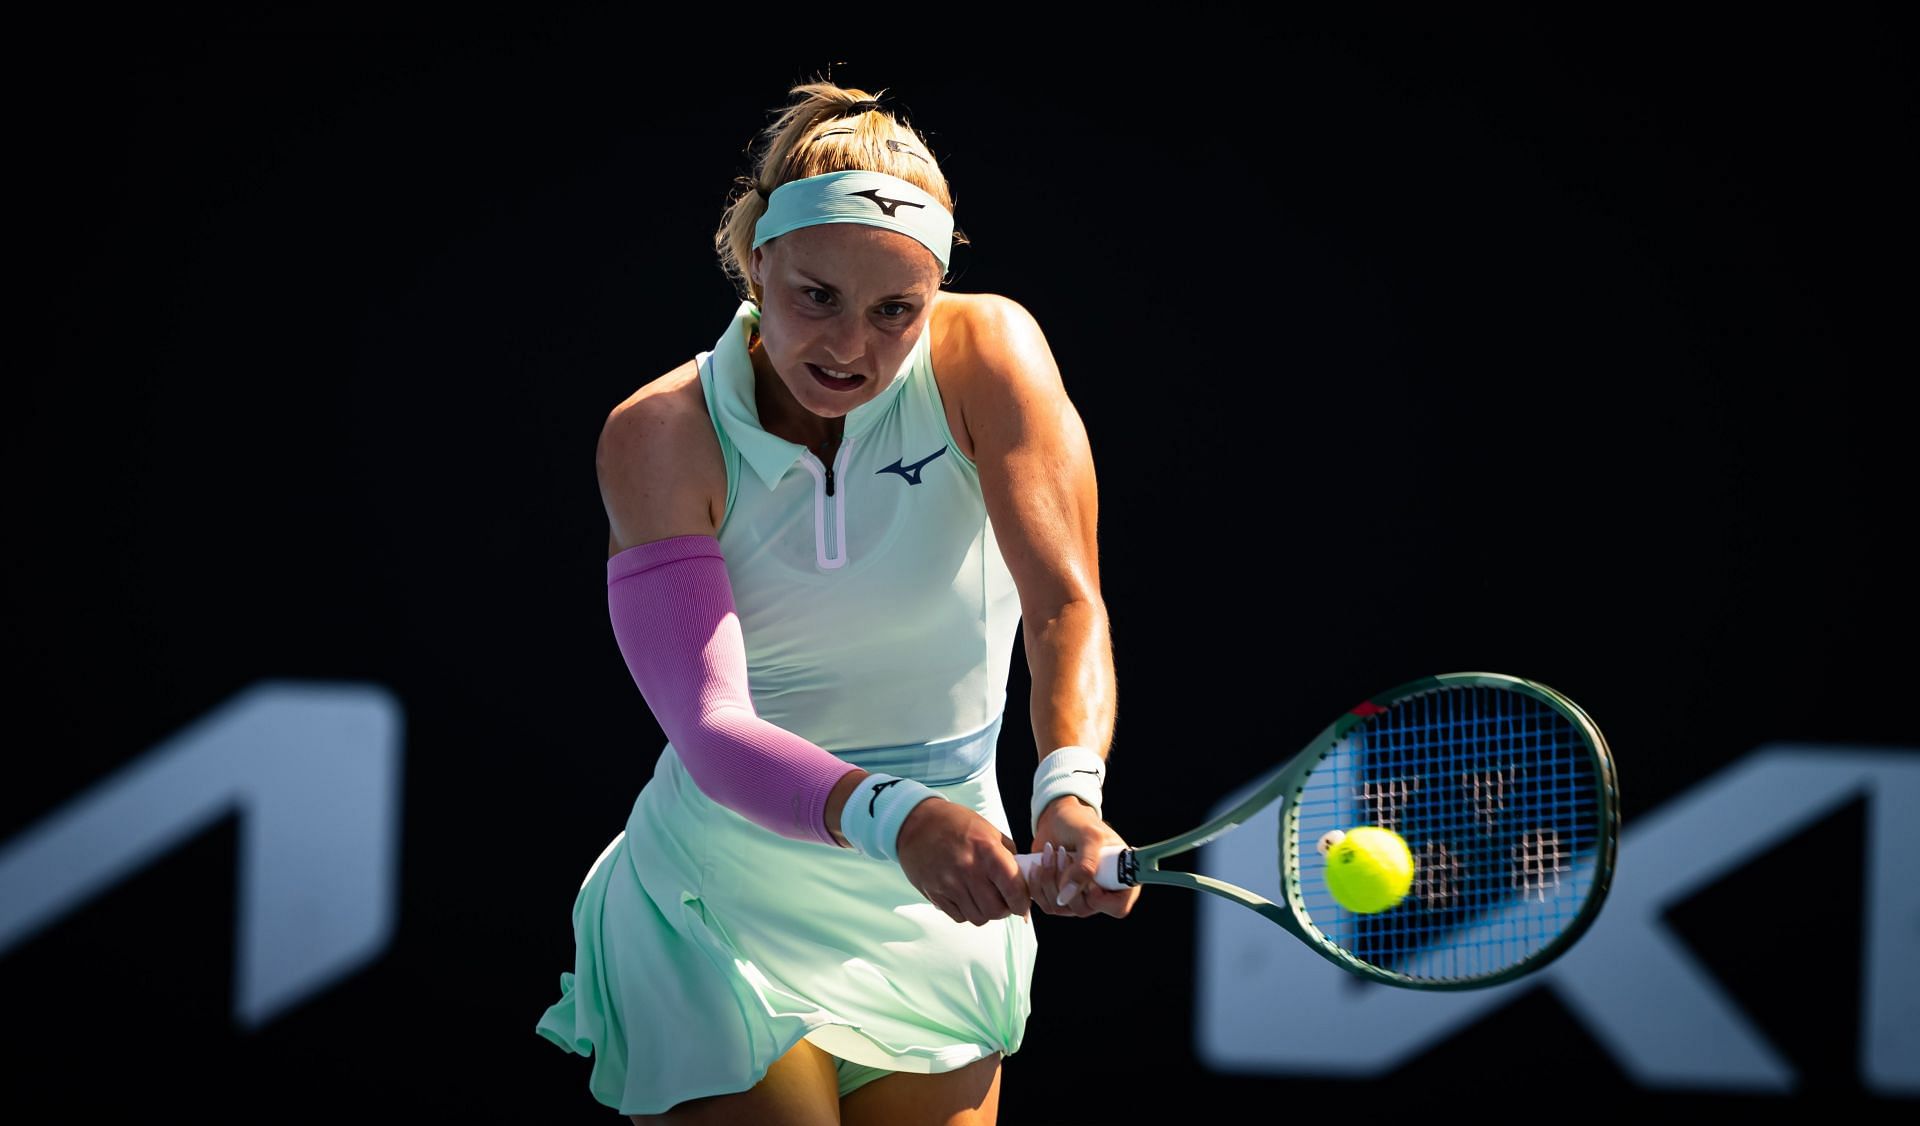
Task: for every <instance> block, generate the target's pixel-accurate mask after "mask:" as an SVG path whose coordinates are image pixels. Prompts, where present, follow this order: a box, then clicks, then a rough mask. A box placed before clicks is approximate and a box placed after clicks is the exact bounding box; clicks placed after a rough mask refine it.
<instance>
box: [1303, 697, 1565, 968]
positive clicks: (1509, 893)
mask: <svg viewBox="0 0 1920 1126" xmlns="http://www.w3.org/2000/svg"><path fill="white" fill-rule="evenodd" d="M1598 785H1599V780H1598V779H1597V778H1596V777H1595V773H1594V767H1593V762H1592V757H1591V756H1590V755H1589V753H1588V751H1587V747H1586V743H1585V741H1584V739H1583V738H1582V735H1581V733H1580V731H1579V730H1578V729H1577V728H1576V727H1575V726H1574V724H1573V722H1572V721H1571V720H1569V719H1568V718H1567V717H1566V716H1564V715H1562V714H1561V713H1560V712H1559V711H1557V710H1555V709H1554V708H1553V707H1551V706H1549V705H1548V704H1546V703H1544V702H1542V701H1540V700H1537V699H1535V698H1533V697H1531V696H1528V695H1526V694H1524V693H1521V692H1515V691H1507V690H1504V689H1500V688H1497V687H1487V686H1460V687H1455V688H1442V689H1439V690H1435V691H1432V692H1427V693H1423V694H1421V695H1417V696H1411V697H1408V698H1405V699H1402V700H1399V701H1397V702H1395V703H1394V704H1393V706H1391V707H1390V708H1388V709H1386V710H1384V711H1382V712H1380V713H1378V714H1376V715H1374V716H1372V717H1370V718H1369V719H1368V720H1367V722H1365V723H1363V724H1361V725H1359V726H1358V727H1356V728H1354V729H1353V730H1352V731H1351V732H1349V733H1348V734H1347V736H1346V737H1345V738H1344V739H1342V740H1341V741H1340V742H1339V743H1338V744H1336V745H1335V747H1334V748H1333V749H1332V750H1331V751H1329V752H1328V754H1327V755H1326V757H1325V758H1323V759H1322V760H1321V762H1320V764H1319V765H1318V766H1317V767H1316V768H1315V769H1314V770H1313V772H1312V773H1311V774H1310V775H1308V777H1307V780H1306V784H1305V787H1304V789H1303V790H1302V792H1301V794H1300V796H1299V798H1298V800H1297V802H1296V805H1295V810H1294V817H1293V822H1294V825H1295V833H1296V836H1295V847H1297V849H1298V860H1299V871H1300V893H1301V896H1302V900H1303V906H1304V908H1305V913H1306V915H1307V917H1308V919H1309V921H1310V922H1311V923H1312V925H1313V926H1314V927H1315V928H1317V929H1318V930H1319V931H1320V932H1321V934H1322V935H1324V936H1325V938H1326V939H1327V940H1328V941H1330V942H1332V943H1333V944H1334V945H1336V946H1338V947H1340V948H1341V949H1343V950H1345V951H1347V952H1348V953H1350V954H1352V955H1353V956H1355V957H1357V958H1359V959H1360V960H1362V961H1365V962H1367V963H1370V964H1372V965H1374V966H1377V967H1380V968H1382V969H1385V970H1389V971H1392V972H1394V973H1398V974H1402V975H1405V976H1407V977H1410V978H1414V979H1423V980H1431V981H1442V980H1463V979H1470V978H1480V977H1488V976H1491V975H1494V974H1497V973H1500V972H1501V971H1503V970H1506V969H1510V968H1512V967H1513V966H1516V965H1518V964H1520V963H1522V962H1525V961H1527V960H1528V959H1530V958H1532V957H1534V956H1535V955H1537V954H1539V953H1540V952H1541V951H1542V950H1544V949H1545V948H1546V947H1547V946H1548V945H1549V944H1551V943H1552V942H1553V941H1554V940H1555V939H1556V938H1558V937H1559V936H1560V935H1561V934H1562V933H1563V932H1565V931H1566V929H1567V928H1568V927H1569V926H1571V925H1572V924H1573V922H1574V920H1575V919H1576V917H1577V916H1578V915H1579V913H1580V909H1581V907H1582V906H1583V905H1584V904H1585V902H1586V901H1587V899H1588V897H1589V896H1590V895H1591V894H1592V892H1593V890H1594V880H1595V877H1596V873H1597V870H1598V864H1599V859H1600V857H1599V845H1600V840H1599V837H1600V804H1601V803H1600V800H1599V795H1598V789H1597V787H1598ZM1361 825H1380V826H1384V827H1386V828H1389V829H1392V830H1393V831H1395V832H1396V833H1399V834H1400V836H1401V837H1402V838H1403V839H1405V840H1406V842H1407V846H1408V847H1409V849H1411V850H1412V852H1413V857H1414V880H1413V886H1412V889H1411V890H1410V891H1409V892H1408V894H1407V897H1406V898H1405V899H1403V900H1402V901H1401V902H1400V903H1399V904H1398V905H1397V906H1395V907H1392V908H1390V909H1388V910H1386V911H1383V912H1379V913H1377V914H1360V913H1357V912H1353V911H1349V910H1347V909H1346V908H1344V907H1342V906H1340V905H1339V904H1338V903H1337V902H1335V901H1334V899H1333V897H1332V896H1331V895H1330V894H1329V893H1328V892H1327V887H1326V880H1325V871H1326V858H1325V857H1323V856H1321V855H1320V852H1319V849H1318V848H1317V847H1316V846H1317V843H1318V841H1319V840H1320V838H1321V836H1322V835H1323V834H1325V833H1326V832H1327V831H1328V830H1331V829H1339V830H1341V831H1343V832H1344V831H1348V830H1351V829H1354V828H1356V827H1358V826H1361Z"/></svg>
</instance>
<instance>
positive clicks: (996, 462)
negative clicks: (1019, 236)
mask: <svg viewBox="0 0 1920 1126" xmlns="http://www.w3.org/2000/svg"><path fill="white" fill-rule="evenodd" d="M966 323H967V332H968V337H969V343H970V347H969V349H968V353H969V354H970V355H971V356H973V357H974V359H973V360H972V362H971V363H970V364H968V365H967V367H968V371H967V373H966V375H965V376H964V377H963V380H962V384H963V385H962V388H961V411H962V417H963V418H964V419H965V422H966V427H967V432H968V434H969V435H970V436H971V437H972V439H973V446H974V460H975V462H976V463H978V465H979V467H980V486H981V491H982V493H983V494H984V496H985V500H986V505H987V514H988V517H989V519H991V520H992V521H993V527H994V535H995V537H996V539H997V540H998V541H999V544H1000V551H1001V554H1002V555H1003V556H1004V557H1005V559H1006V561H1007V567H1008V569H1009V570H1010V571H1011V572H1012V573H1013V579H1014V583H1015V585H1016V586H1017V587H1018V588H1019V591H1020V614H1021V619H1022V622H1023V626H1022V633H1023V635H1024V637H1025V641H1026V656H1027V666H1028V669H1029V670H1030V672H1031V673H1032V677H1033V695H1032V698H1031V702H1030V706H1031V710H1032V718H1033V736H1034V742H1035V746H1036V749H1037V750H1038V752H1039V754H1040V755H1041V756H1042V757H1044V756H1046V755H1047V754H1048V753H1049V752H1051V751H1053V750H1054V749H1056V748H1058V747H1063V746H1067V745H1070V744H1073V745H1079V746H1084V747H1090V748H1092V749H1093V750H1095V751H1097V752H1099V753H1100V754H1101V755H1102V756H1103V757H1104V756H1105V755H1106V753H1107V749H1108V745H1109V744H1110V743H1111V741H1112V738H1113V723H1114V708H1115V696H1114V692H1115V686H1114V675H1113V650H1112V644H1111V640H1110V637H1109V634H1108V629H1107V607H1106V602H1105V601H1104V600H1103V599H1102V598H1101V595H1100V561H1099V546H1098V543H1097V540H1096V536H1095V525H1096V523H1097V521H1098V516H1099V497H1098V493H1097V490H1096V488H1095V482H1094V470H1093V455H1092V451H1091V449H1090V447H1089V446H1088V444H1087V433H1086V428H1085V426H1084V425H1083V424H1082V423H1081V421H1080V415H1079V412H1078V411H1076V410H1075V409H1074V406H1073V403H1072V402H1071V401H1069V400H1068V398H1067V393H1066V388H1065V386H1064V385H1063V384H1062V382H1061V378H1060V369H1059V367H1058V365H1056V364H1055V362H1054V359H1053V353H1052V351H1051V349H1049V348H1048V347H1047V342H1046V338H1045V336H1044V335H1043V334H1042V333H1041V331H1040V326H1039V325H1038V324H1037V323H1036V322H1035V321H1034V319H1033V317H1032V315H1031V314H1029V313H1028V312H1027V310H1026V309H1024V308H1023V307H1021V306H1020V305H1019V304H1018V303H1016V302H1013V301H1010V300H1008V299H1006V298H1002V297H997V296H991V295H989V296H987V297H985V298H983V299H982V300H981V301H980V302H978V303H977V304H976V305H975V307H974V308H973V309H972V310H970V311H969V313H968V316H967V317H966Z"/></svg>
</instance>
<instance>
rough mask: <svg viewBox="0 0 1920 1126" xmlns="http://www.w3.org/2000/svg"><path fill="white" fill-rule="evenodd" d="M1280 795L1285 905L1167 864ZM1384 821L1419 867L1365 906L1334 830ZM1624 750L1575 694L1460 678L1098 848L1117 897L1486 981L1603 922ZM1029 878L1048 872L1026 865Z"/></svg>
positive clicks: (1416, 984)
mask: <svg viewBox="0 0 1920 1126" xmlns="http://www.w3.org/2000/svg"><path fill="white" fill-rule="evenodd" d="M1274 802H1281V803H1284V804H1283V806H1282V807H1281V817H1280V840H1279V864H1280V876H1281V879H1280V885H1281V887H1282V889H1283V890H1284V892H1285V895H1284V899H1285V902H1282V903H1274V902H1272V901H1271V900H1268V899H1266V898H1264V897H1262V896H1259V895H1255V894H1254V893H1253V892H1250V891H1248V890H1246V889H1245V888H1242V887H1237V886H1235V885H1233V884H1230V883H1226V882H1224V881H1221V880H1216V879H1211V878H1209V877H1207V876H1203V875H1198V874H1196V873H1192V872H1183V871H1177V870H1173V869H1166V868H1162V867H1160V862H1161V861H1162V860H1165V859H1166V858H1168V857H1170V856H1176V855H1178V854H1180V853H1183V852H1188V851H1190V850H1192V849H1196V848H1199V847H1200V846H1201V845H1204V844H1206V843H1207V842H1208V841H1212V840H1214V839H1216V838H1218V837H1219V836H1221V835H1222V834H1223V833H1226V832H1227V831H1229V830H1231V829H1232V828H1234V827H1235V826H1237V825H1239V824H1240V823H1241V822H1243V821H1246V820H1248V819H1249V818H1251V817H1252V816H1254V814H1256V813H1258V812H1260V811H1262V810H1264V809H1266V808H1267V807H1268V806H1269V805H1270V804H1272V803H1274ZM1360 825H1379V826H1383V827H1385V828H1389V829H1392V830H1394V831H1395V832H1397V833H1399V834H1400V835H1401V837H1402V838H1404V839H1405V840H1406V842H1407V845H1408V848H1409V849H1410V851H1411V852H1412V854H1413V858H1414V874H1413V884H1412V887H1411V888H1410V890H1409V891H1408V893H1407V895H1406V896H1405V897H1404V898H1403V899H1401V900H1400V902H1399V903H1397V904H1396V905H1395V906H1393V907H1391V908H1389V909H1387V910H1385V911H1380V912H1375V913H1368V914H1361V913H1357V912H1353V911H1349V910H1347V909H1346V908H1344V907H1342V906H1340V905H1339V904H1338V903H1336V902H1335V901H1334V899H1333V896H1332V895H1331V893H1329V892H1328V891H1327V885H1326V880H1325V876H1326V864H1327V861H1326V858H1325V857H1324V856H1322V855H1321V853H1320V849H1319V847H1318V845H1319V841H1320V839H1321V837H1322V836H1323V835H1324V834H1325V833H1327V832H1328V831H1329V830H1333V829H1339V830H1341V831H1343V832H1345V831H1350V830H1352V829H1353V828H1355V827H1357V826H1360ZM1619 832H1620V795H1619V787H1618V784H1617V782H1616V780H1615V777H1614V766H1613V756H1612V754H1611V752H1609V751H1608V749H1607V743H1606V740H1605V739H1604V738H1603V737H1602V736H1601V734H1600V729H1599V728H1598V727H1597V726H1595V724H1594V722H1593V720H1592V719H1590V718H1589V717H1588V716H1587V713H1586V712H1584V711H1582V710H1581V709H1580V707H1579V706H1578V705H1577V704H1575V703H1574V702H1573V701H1572V700H1570V699H1568V698H1567V697H1565V696H1563V695H1561V694H1560V693H1558V692H1556V691H1554V690H1553V689H1551V688H1548V687H1547V686H1546V685H1544V684H1539V683H1536V682H1534V681H1530V680H1522V679H1520V678H1518V677H1513V676H1506V675H1503V674H1500V673H1484V672H1483V673H1448V674H1444V675H1441V676H1433V677H1426V678H1423V679H1421V680H1417V681H1414V682H1412V683H1410V684H1403V685H1401V686H1400V687H1398V688H1395V689H1393V690H1392V691H1390V692H1386V693H1383V694H1381V695H1379V696H1375V697H1373V698H1372V699H1370V700H1367V701H1365V702H1364V703H1361V704H1360V705H1359V706H1357V707H1355V708H1353V709H1352V710H1351V711H1349V712H1347V714H1345V715H1343V716H1341V717H1340V718H1339V719H1336V720H1334V721H1333V722H1332V723H1331V724H1329V725H1328V726H1327V728H1326V730H1324V731H1322V732H1321V733H1320V734H1319V736H1318V737H1316V738H1315V739H1314V740H1313V742H1311V743H1309V744H1307V745H1306V746H1305V747H1304V748H1302V749H1301V750H1300V751H1299V752H1298V753H1296V754H1295V755H1293V756H1292V757H1291V758H1290V759H1288V760H1287V761H1286V762H1283V763H1281V764H1280V765H1279V766H1278V767H1276V768H1274V769H1273V770H1272V771H1270V772H1269V773H1267V774H1266V775H1264V776H1262V777H1261V778H1260V779H1259V780H1258V782H1257V783H1256V784H1255V785H1254V787H1253V789H1252V791H1251V792H1250V793H1249V794H1248V796H1247V797H1246V799H1245V800H1243V801H1241V802H1239V803H1238V804H1236V805H1234V806H1233V807H1232V808H1231V809H1229V810H1227V811H1226V812H1225V813H1222V814H1221V815H1220V816H1218V817H1215V818H1214V819H1213V820H1211V821H1209V822H1207V823H1206V824H1205V825H1202V826H1200V827H1199V828H1197V829H1194V830H1192V831H1191V832H1186V833H1182V834H1180V835H1179V836H1177V837H1171V838H1168V839H1167V840H1164V841H1161V842H1159V843H1157V844H1150V845H1145V846H1142V847H1138V848H1119V847H1115V846H1109V847H1107V848H1105V849H1103V850H1101V859H1100V870H1099V874H1098V876H1097V877H1096V878H1097V880H1098V882H1099V883H1100V885H1101V886H1102V887H1106V888H1110V889H1114V890H1118V889H1120V888H1123V887H1133V886H1136V885H1141V884H1171V885H1173V886H1175V887H1184V888H1192V889H1194V890H1196V891H1205V892H1211V893H1213V894H1214V895H1218V896H1223V897H1225V898H1227V899H1230V900H1232V901H1233V902H1235V903H1238V904H1240V905H1241V906H1243V907H1248V908H1251V909H1252V910H1254V911H1258V912H1259V913H1260V914H1261V915H1264V916H1265V917H1267V918H1268V919H1271V920H1272V921H1274V922H1275V923H1278V924H1280V926H1281V927H1282V928H1283V929H1285V930H1286V931H1287V932H1288V933H1290V934H1292V935H1293V936H1294V937H1296V938H1298V939H1300V940H1301V941H1303V942H1305V943H1306V944H1307V945H1308V946H1311V947H1312V948H1313V949H1314V950H1316V951H1318V952H1319V953H1320V954H1321V955H1322V956H1323V957H1325V958H1326V959H1327V960H1328V961H1330V962H1332V963H1333V964H1334V965H1336V966H1339V967H1340V968H1341V969H1344V970H1347V971H1349V972H1351V973H1354V974H1358V975H1359V976H1361V977H1363V978H1367V979H1369V980H1372V981H1378V982H1383V983H1385V984H1388V985H1396V986H1401V987H1404V988H1408V989H1441V990H1449V989H1475V988H1481V987H1485V986H1491V985H1498V984H1500V983H1502V982H1506V981H1512V980H1513V979H1515V978H1517V977H1520V976H1522V975H1524V974H1528V973H1531V972H1533V971H1534V970H1537V969H1540V968H1541V967H1542V966H1545V965H1546V964H1547V963H1549V962H1551V961H1553V960H1554V959H1555V958H1557V957H1559V956H1560V955H1561V954H1562V953H1564V952H1565V951H1566V950H1567V948H1568V947H1569V946H1571V945H1573V943H1574V941H1575V940H1577V939H1578V938H1579V937H1580V935H1581V934H1583V933H1584V932H1585V931H1586V929H1587V928H1588V927H1589V926H1590V925H1592V923H1593V920H1594V917H1595V916H1596V915H1597V914H1598V913H1599V911H1600V905H1601V903H1602V902H1603V901H1604V900H1605V899H1606V896H1607V888H1608V886H1609V885H1610V884H1611V882H1612V879H1613V865H1614V856H1615V852H1616V851H1617V845H1616V841H1617V838H1618V836H1619ZM1018 860H1019V863H1020V871H1021V875H1022V876H1029V877H1030V876H1031V874H1032V872H1033V869H1034V866H1035V865H1037V864H1038V863H1039V862H1040V857H1039V855H1038V854H1035V853H1026V854H1023V855H1021V856H1019V857H1018Z"/></svg>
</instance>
